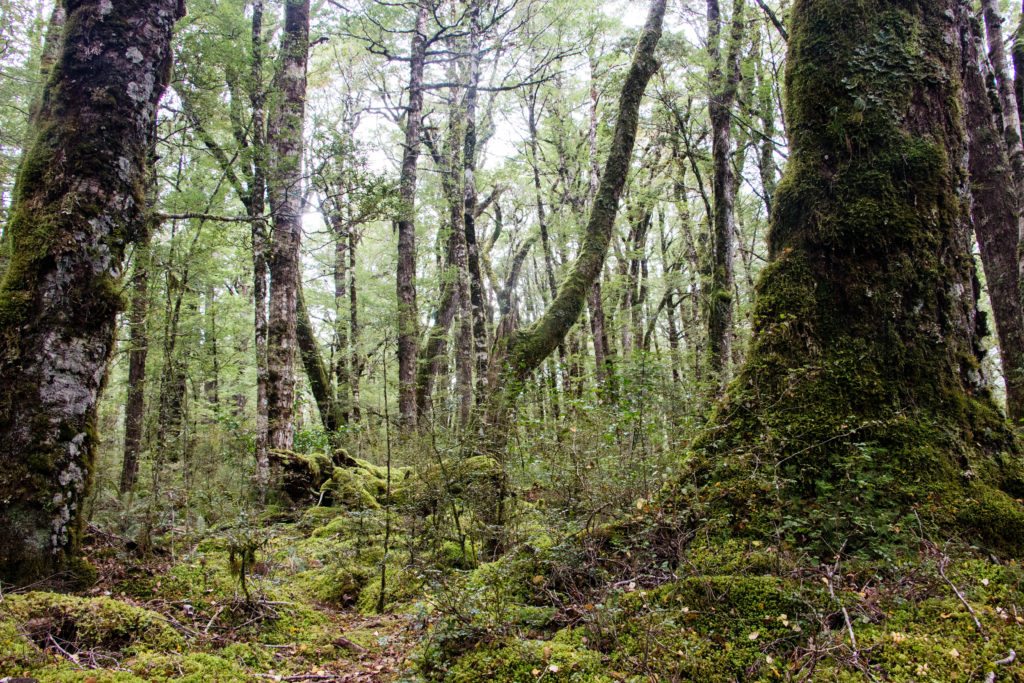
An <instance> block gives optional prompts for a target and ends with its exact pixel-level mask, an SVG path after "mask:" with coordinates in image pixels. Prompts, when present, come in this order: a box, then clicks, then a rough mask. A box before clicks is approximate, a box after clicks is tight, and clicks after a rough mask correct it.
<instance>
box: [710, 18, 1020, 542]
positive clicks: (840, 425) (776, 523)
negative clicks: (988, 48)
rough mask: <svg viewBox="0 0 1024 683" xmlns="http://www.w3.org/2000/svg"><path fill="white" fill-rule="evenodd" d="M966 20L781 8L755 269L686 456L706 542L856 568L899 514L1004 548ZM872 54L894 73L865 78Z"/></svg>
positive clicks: (999, 430) (1010, 466)
mask: <svg viewBox="0 0 1024 683" xmlns="http://www.w3.org/2000/svg"><path fill="white" fill-rule="evenodd" d="M966 19H967V17H966V7H965V5H964V4H963V3H961V2H959V0H915V1H912V2H900V3H893V2H889V1H888V0H864V1H863V2H857V3H847V2H836V1H835V0H800V1H799V2H797V3H796V4H795V5H794V7H793V13H792V18H791V24H790V26H791V37H790V41H789V57H788V60H787V74H786V84H787V88H786V97H787V120H788V124H789V130H790V131H791V133H792V136H791V143H792V144H791V150H790V157H789V163H788V166H787V169H786V172H785V176H784V179H783V181H782V183H781V184H780V185H779V188H778V191H777V194H776V206H775V211H774V215H773V220H772V227H771V233H770V237H769V249H770V258H771V263H770V265H769V266H767V268H766V269H765V270H764V271H763V273H762V276H761V279H760V282H759V284H758V287H757V294H756V304H755V305H756V310H755V314H754V324H755V329H754V338H753V341H752V344H751V347H750V351H749V355H748V359H747V362H746V364H745V365H744V366H743V368H742V371H741V372H740V376H739V377H738V378H737V381H736V382H734V383H732V384H731V388H730V391H729V394H728V395H727V397H726V399H725V401H724V403H723V404H722V405H720V406H719V408H718V410H717V411H716V415H717V416H718V417H717V423H714V424H712V425H711V428H710V429H708V430H707V431H706V434H707V435H708V436H707V437H705V438H704V439H703V440H702V442H701V443H700V444H698V445H697V451H696V454H695V460H694V463H695V472H694V478H693V481H694V482H695V483H697V484H703V485H705V486H703V487H700V486H698V487H697V488H696V489H694V490H696V491H697V492H698V493H697V494H696V495H697V496H699V497H701V499H702V501H701V503H700V505H702V508H701V513H700V514H701V516H702V517H703V518H707V519H714V520H718V521H716V522H715V524H716V525H719V526H717V527H716V528H717V529H718V530H720V531H722V532H723V533H727V534H732V535H745V536H753V537H759V538H762V539H766V538H771V539H772V540H771V541H770V542H772V543H779V542H782V543H787V544H792V545H793V546H795V547H802V548H806V549H808V550H810V551H811V552H814V553H819V554H822V555H828V556H829V557H832V556H833V555H834V554H835V553H836V552H837V549H838V548H845V550H846V551H848V552H852V551H857V550H861V549H864V550H867V551H868V552H870V551H871V550H872V549H874V548H877V547H878V546H879V543H880V542H883V541H885V539H886V538H887V537H889V535H890V534H899V533H901V532H900V528H901V524H902V522H899V521H898V520H902V519H906V518H905V517H904V515H907V514H910V513H911V511H912V510H915V511H919V516H917V517H916V519H917V520H925V522H924V523H925V524H928V525H933V524H934V525H937V526H938V527H939V529H938V531H936V530H935V529H934V527H933V529H932V531H935V532H936V533H943V534H944V533H947V532H949V531H951V530H954V529H959V530H963V531H964V532H965V533H966V534H967V535H968V537H969V538H970V539H971V543H977V544H983V545H987V546H990V547H994V548H998V547H1004V548H1005V547H1013V548H1015V549H1017V550H1018V551H1019V546H1020V544H1021V541H1020V539H1021V538H1024V529H1021V528H1020V526H1021V525H1020V521H1019V520H1020V519H1021V515H1022V511H1021V508H1020V506H1019V504H1018V503H1016V502H1014V501H1013V500H1012V498H1011V497H1010V496H1007V495H1006V493H1003V490H1005V491H1010V492H1011V493H1013V495H1014V497H1020V494H1021V493H1022V492H1024V478H1022V476H1021V465H1020V460H1019V455H1018V453H1019V451H1018V450H1017V447H1016V444H1015V443H1014V441H1013V440H1012V437H1011V435H1010V433H1009V431H1008V430H1006V429H1005V427H1004V426H1003V423H1002V421H1001V418H1000V416H999V415H998V413H997V411H996V410H995V407H994V405H993V403H992V401H991V399H990V398H989V397H988V395H987V393H986V392H985V390H984V388H983V384H982V381H981V380H982V376H981V373H980V372H979V356H980V353H981V352H980V351H979V347H978V341H979V337H980V335H979V330H978V322H979V321H978V316H977V308H976V305H977V289H976V286H975V285H976V283H975V278H974V265H973V259H972V256H971V251H970V242H971V240H970V230H969V225H970V223H969V216H968V215H967V209H968V206H967V202H966V201H964V200H965V197H966V192H967V174H966V168H964V162H965V161H966V159H967V154H966V152H967V144H966V140H965V134H964V126H963V122H962V120H961V118H960V112H961V109H960V107H959V106H958V103H959V102H961V101H962V100H961V98H962V95H963V93H962V76H961V75H962V69H963V67H964V65H963V64H962V49H961V39H962V32H963V31H964V30H966V23H967V21H966ZM875 55H884V56H885V57H876V56H875ZM890 57H892V58H897V57H898V59H899V60H900V62H899V63H900V64H901V65H902V66H901V68H899V69H891V68H888V67H887V68H885V69H881V70H880V69H879V66H878V64H879V62H878V61H877V60H878V59H889V58H890ZM904 60H906V61H904ZM886 63H888V62H886ZM972 68H973V65H972ZM851 84H856V85H855V86H853V87H852V89H851ZM1000 489H1002V490H1000ZM1014 520H1016V521H1014ZM893 525H895V527H894V526H893ZM780 530H781V533H782V534H783V538H782V539H779V538H778V536H777V535H778V533H779V532H780ZM703 533H709V534H711V533H713V532H712V531H710V530H702V534H703ZM924 533H929V532H928V531H925V532H924ZM902 534H903V535H904V538H903V539H902V540H901V543H908V544H916V543H917V542H918V538H919V537H918V535H917V534H918V532H917V531H916V530H915V531H913V532H909V531H903V532H902Z"/></svg>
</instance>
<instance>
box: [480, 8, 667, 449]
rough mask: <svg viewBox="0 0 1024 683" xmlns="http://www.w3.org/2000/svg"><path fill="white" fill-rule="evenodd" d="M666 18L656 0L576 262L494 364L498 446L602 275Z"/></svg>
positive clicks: (492, 415)
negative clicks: (519, 398)
mask: <svg viewBox="0 0 1024 683" xmlns="http://www.w3.org/2000/svg"><path fill="white" fill-rule="evenodd" d="M664 18H665V0H653V1H652V3H651V9H650V13H649V15H648V18H647V23H646V25H645V26H644V30H643V33H642V34H641V36H640V41H639V44H638V45H637V48H636V53H635V54H634V56H633V63H632V65H631V66H630V69H629V73H628V74H627V75H626V80H625V82H624V83H623V86H622V94H621V95H620V97H619V113H618V117H617V119H616V123H615V132H614V134H613V137H612V146H611V149H610V151H609V155H608V161H607V162H606V164H605V169H604V174H603V175H602V177H601V181H600V186H599V188H598V192H597V197H596V198H595V201H594V206H593V208H592V210H591V213H590V219H589V221H588V222H587V228H586V232H585V234H584V236H583V243H582V245H581V248H580V253H579V256H578V257H577V259H576V262H575V263H574V264H573V266H572V269H571V270H570V272H569V274H568V276H567V277H566V278H565V281H564V282H563V283H562V286H561V288H560V289H559V291H558V296H556V297H555V299H554V300H553V301H552V302H551V304H550V306H549V307H548V309H547V310H546V311H545V312H544V315H543V316H541V318H540V319H539V320H538V321H537V322H536V323H534V324H533V325H531V326H530V327H529V328H527V329H525V330H520V331H518V332H517V333H516V334H515V336H514V337H513V338H512V339H511V340H510V342H509V345H508V354H507V357H497V356H495V357H494V358H492V362H498V363H504V366H503V369H502V371H501V380H500V386H499V387H498V388H497V389H498V391H496V392H494V393H492V400H491V402H490V404H489V411H488V422H489V427H490V428H491V430H492V436H493V437H497V438H494V441H495V443H496V444H498V445H500V444H501V443H502V438H503V437H502V436H501V435H503V434H504V433H505V431H506V430H505V429H504V428H503V427H504V425H505V422H506V418H507V414H508V411H509V410H510V409H511V407H512V401H513V400H514V397H515V396H516V395H517V394H518V392H519V391H520V390H521V388H522V383H523V380H525V379H526V377H527V376H529V374H530V373H531V372H533V371H534V370H536V369H537V368H538V367H539V366H540V365H541V363H543V362H544V359H545V358H547V357H548V356H549V355H550V354H551V352H552V351H554V350H555V349H556V348H557V347H558V345H559V344H561V343H562V341H563V340H564V339H565V335H566V334H568V332H569V330H570V329H571V328H572V326H573V325H574V324H575V323H576V320H577V319H578V318H579V316H580V313H582V311H583V307H584V306H585V304H586V300H587V294H588V293H589V292H590V290H591V288H592V287H593V286H594V282H595V281H596V280H597V278H598V277H600V275H601V271H602V269H603V267H604V261H605V256H606V254H607V252H608V246H609V244H610V243H611V239H612V234H613V232H614V228H615V216H616V214H617V213H618V209H619V197H620V196H621V194H622V188H623V186H624V185H625V183H626V176H627V175H628V173H629V167H630V163H631V160H632V156H633V145H634V143H635V141H636V132H637V128H638V126H639V122H640V103H641V101H642V100H643V95H644V91H645V90H646V88H647V83H648V82H649V81H650V79H651V77H652V76H653V75H654V73H655V72H656V71H657V69H658V62H657V60H656V59H655V58H654V51H655V49H656V48H657V45H658V42H659V40H660V39H661V31H662V24H663V21H664Z"/></svg>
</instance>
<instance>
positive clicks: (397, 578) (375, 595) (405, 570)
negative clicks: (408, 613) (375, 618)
mask: <svg viewBox="0 0 1024 683" xmlns="http://www.w3.org/2000/svg"><path fill="white" fill-rule="evenodd" d="M424 583H425V582H424V580H423V576H422V575H421V574H420V573H419V572H418V571H416V570H415V569H413V568H411V567H408V566H406V565H405V564H402V563H400V562H397V561H389V562H388V563H387V571H386V572H385V594H384V609H385V610H386V611H389V612H390V611H394V610H396V609H401V608H402V607H405V606H408V605H409V604H410V603H412V602H413V601H415V600H417V599H419V598H421V597H422V596H423V586H424ZM379 600H380V567H379V566H378V567H375V568H374V571H373V574H371V576H370V578H369V580H368V581H367V582H366V585H365V586H364V587H363V589H362V590H361V591H360V592H359V598H358V599H357V600H356V606H357V607H358V608H359V611H361V612H363V613H364V614H372V613H375V612H376V611H377V607H378V605H379Z"/></svg>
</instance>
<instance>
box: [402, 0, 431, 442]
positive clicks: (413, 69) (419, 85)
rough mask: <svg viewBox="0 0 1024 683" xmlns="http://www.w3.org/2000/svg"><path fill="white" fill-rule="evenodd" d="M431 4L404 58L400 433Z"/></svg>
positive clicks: (412, 335)
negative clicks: (406, 101) (406, 84)
mask: <svg viewBox="0 0 1024 683" xmlns="http://www.w3.org/2000/svg"><path fill="white" fill-rule="evenodd" d="M429 16H430V3H429V2H428V0H420V2H419V3H418V7H417V12H416V26H415V29H414V30H413V34H412V49H411V51H410V54H409V87H408V92H409V104H408V105H407V107H406V111H405V149H404V151H403V152H402V170H401V176H400V177H399V181H398V193H399V200H400V201H401V215H400V216H399V217H398V220H397V221H396V224H397V228H398V276H397V286H398V412H399V419H400V421H401V425H402V428H403V429H411V428H413V427H415V426H416V349H417V346H418V345H419V321H418V319H417V307H416V169H417V164H418V163H419V157H420V129H421V124H422V120H423V68H424V66H425V64H426V60H427V36H426V33H427V19H428V18H429Z"/></svg>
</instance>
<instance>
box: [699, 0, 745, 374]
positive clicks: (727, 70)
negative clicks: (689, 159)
mask: <svg viewBox="0 0 1024 683" xmlns="http://www.w3.org/2000/svg"><path fill="white" fill-rule="evenodd" d="M745 8H746V4H745V0H735V1H734V2H733V8H732V13H733V14H732V32H731V34H730V36H729V40H728V47H727V49H726V56H725V59H724V63H723V59H722V47H721V44H722V10H721V7H720V6H719V1H718V0H707V10H708V57H709V59H710V60H711V74H710V77H709V79H708V81H709V84H710V87H711V94H710V98H709V100H708V108H709V111H710V115H711V156H712V163H713V166H714V174H713V180H712V193H713V197H714V216H713V231H712V242H711V244H712V252H713V253H712V261H713V263H712V271H711V291H710V292H709V293H708V298H709V301H708V350H709V351H710V354H711V370H712V372H714V373H715V375H716V377H717V379H718V391H719V392H721V391H723V390H724V389H725V384H726V382H728V380H729V360H730V358H731V356H732V337H733V292H734V291H735V273H734V272H733V261H734V259H735V255H736V237H735V233H736V208H735V204H736V177H735V171H734V170H733V159H732V157H733V151H734V150H733V137H732V117H733V108H734V105H735V103H736V92H737V89H738V87H739V81H740V43H741V41H742V40H743V36H744V30H743V29H744V23H743V21H744V19H743V17H744V10H745Z"/></svg>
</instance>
